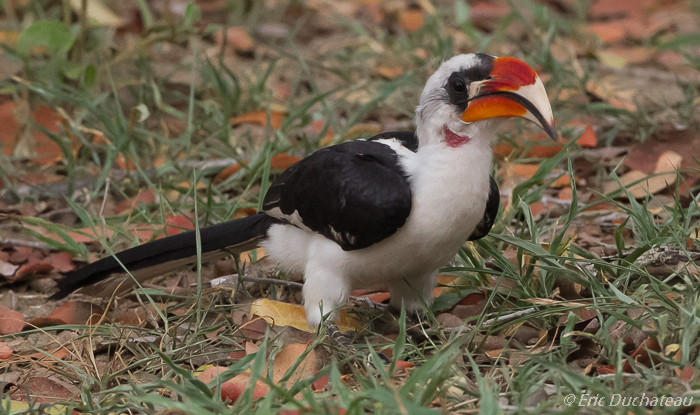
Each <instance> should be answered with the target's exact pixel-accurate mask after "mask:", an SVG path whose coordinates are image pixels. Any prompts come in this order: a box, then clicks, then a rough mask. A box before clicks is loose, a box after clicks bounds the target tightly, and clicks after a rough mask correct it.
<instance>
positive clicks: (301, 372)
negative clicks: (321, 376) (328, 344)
mask: <svg viewBox="0 0 700 415" xmlns="http://www.w3.org/2000/svg"><path fill="white" fill-rule="evenodd" d="M306 347H307V345H305V344H301V343H290V344H286V345H284V346H283V347H282V349H281V350H280V351H279V353H277V355H276V356H275V363H274V366H273V368H272V381H273V382H274V383H276V384H278V383H279V382H280V380H281V379H282V377H283V376H284V375H285V373H287V371H288V370H289V368H291V367H292V365H294V363H296V361H297V359H299V357H301V355H302V354H303V353H304V352H305V351H306ZM315 371H316V352H314V351H313V350H311V351H310V352H309V354H307V355H306V357H305V358H304V360H302V362H301V363H299V366H297V368H296V370H295V371H294V374H292V376H291V377H290V378H289V381H288V382H289V383H288V384H289V385H293V384H294V383H296V382H298V381H299V380H301V379H306V378H308V377H310V376H313V374H314V372H315Z"/></svg>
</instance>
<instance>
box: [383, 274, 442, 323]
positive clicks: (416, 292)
mask: <svg viewBox="0 0 700 415" xmlns="http://www.w3.org/2000/svg"><path fill="white" fill-rule="evenodd" d="M435 284H437V271H436V272H433V273H432V274H429V275H426V276H424V277H422V278H413V279H410V280H407V279H401V280H395V281H392V282H391V284H390V285H389V293H390V294H391V303H390V306H391V308H394V309H397V310H399V311H400V310H401V306H402V305H403V307H404V308H405V309H406V315H413V314H416V313H420V312H422V311H423V310H424V309H425V306H426V305H430V304H431V303H432V302H433V288H435Z"/></svg>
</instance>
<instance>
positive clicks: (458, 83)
mask: <svg viewBox="0 0 700 415" xmlns="http://www.w3.org/2000/svg"><path fill="white" fill-rule="evenodd" d="M450 87H451V88H452V90H453V91H454V92H457V93H458V94H461V93H463V92H465V91H466V90H467V84H466V83H464V80H463V79H461V78H452V79H450Z"/></svg>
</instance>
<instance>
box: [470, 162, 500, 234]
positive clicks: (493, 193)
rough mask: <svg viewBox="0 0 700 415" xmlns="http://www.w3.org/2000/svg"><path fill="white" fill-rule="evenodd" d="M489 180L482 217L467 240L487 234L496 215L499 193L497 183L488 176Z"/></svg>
mask: <svg viewBox="0 0 700 415" xmlns="http://www.w3.org/2000/svg"><path fill="white" fill-rule="evenodd" d="M489 182H490V184H491V187H490V188H489V200H488V201H487V202H486V210H484V217H482V218H481V221H479V223H478V224H477V225H476V228H475V229H474V231H473V232H472V234H471V235H469V239H467V240H468V241H475V240H477V239H481V238H483V237H484V236H486V235H488V234H489V232H490V231H491V228H492V227H493V223H494V222H495V221H496V215H498V205H499V204H500V203H501V194H500V191H499V190H498V184H496V181H495V180H494V179H493V177H492V176H489Z"/></svg>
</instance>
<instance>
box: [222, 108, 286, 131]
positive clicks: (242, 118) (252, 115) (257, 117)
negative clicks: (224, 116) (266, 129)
mask: <svg viewBox="0 0 700 415" xmlns="http://www.w3.org/2000/svg"><path fill="white" fill-rule="evenodd" d="M267 120H268V119H267V112H266V111H252V112H248V113H245V114H241V115H237V116H235V117H231V119H230V120H229V122H230V123H231V124H232V125H235V124H255V125H262V126H265V125H267V124H268V123H267ZM282 121H284V113H282V112H279V111H270V127H272V128H274V129H275V130H276V129H278V128H280V127H281V126H282Z"/></svg>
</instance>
